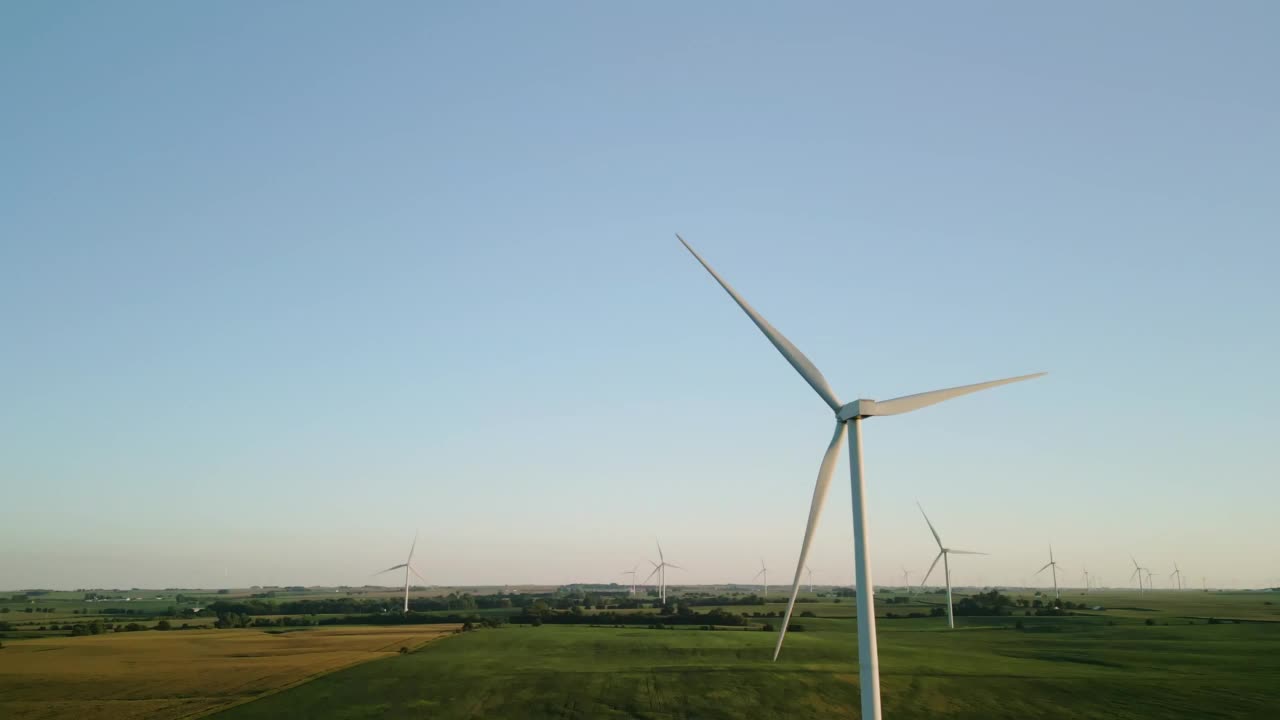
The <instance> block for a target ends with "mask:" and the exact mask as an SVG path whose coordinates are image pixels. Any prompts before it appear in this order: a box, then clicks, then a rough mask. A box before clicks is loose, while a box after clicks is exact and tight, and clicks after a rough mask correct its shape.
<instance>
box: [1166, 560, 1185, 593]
mask: <svg viewBox="0 0 1280 720" xmlns="http://www.w3.org/2000/svg"><path fill="white" fill-rule="evenodd" d="M1169 578H1170V579H1174V578H1176V579H1177V580H1178V589H1179V590H1181V589H1182V571H1181V570H1179V569H1178V563H1176V562H1175V563H1174V564H1173V572H1171V573H1169Z"/></svg>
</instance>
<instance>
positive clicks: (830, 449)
mask: <svg viewBox="0 0 1280 720" xmlns="http://www.w3.org/2000/svg"><path fill="white" fill-rule="evenodd" d="M676 239H678V240H679V241H680V244H682V245H684V246H685V249H687V250H688V251H689V252H690V253H691V254H692V255H693V257H694V258H695V259H697V261H698V263H699V264H701V265H702V267H703V268H705V269H706V271H707V272H708V273H710V274H711V277H713V278H715V280H716V282H717V283H719V284H720V287H722V288H724V291H725V292H727V293H728V294H729V297H731V298H733V301H734V302H735V303H737V304H738V307H740V308H742V311H743V312H745V313H746V314H747V317H749V318H751V322H753V323H755V325H756V327H757V328H759V329H760V332H762V333H764V335H765V337H766V338H768V340H769V342H770V343H771V344H772V345H773V347H774V348H775V349H777V351H778V352H779V353H781V354H782V356H783V357H784V358H785V359H786V360H787V362H788V363H790V365H791V367H792V368H794V369H795V371H796V372H797V373H799V374H800V377H802V378H804V381H805V382H807V383H808V384H809V387H811V388H813V390H814V392H816V393H817V394H818V396H819V397H821V398H822V400H823V401H824V402H826V404H827V406H828V407H829V408H831V411H832V412H833V413H835V423H836V427H835V432H834V434H833V435H832V437H831V442H830V443H829V444H828V445H827V450H826V453H825V454H824V455H823V457H822V464H821V465H820V466H819V468H818V480H817V482H816V483H815V484H814V488H813V500H812V501H811V503H810V506H809V521H808V524H807V525H806V527H805V531H804V541H803V542H802V543H801V544H800V557H799V559H798V560H797V562H796V574H795V580H794V581H793V583H792V587H791V599H790V601H789V602H788V603H787V614H786V616H785V617H784V618H783V621H782V627H781V629H780V631H779V632H778V645H777V647H776V648H774V651H773V659H774V660H775V661H776V660H777V659H778V653H779V652H780V651H781V650H782V641H783V639H784V638H785V637H786V633H787V623H789V622H790V621H791V611H792V610H793V609H794V608H795V603H796V596H797V595H798V594H799V592H800V572H801V570H803V569H804V565H805V561H806V560H807V559H808V557H809V544H810V542H811V541H812V540H813V533H814V529H815V528H816V527H817V525H818V519H819V517H820V516H821V515H822V506H823V504H824V503H825V501H826V497H827V488H828V486H830V484H831V476H832V475H833V474H834V473H835V466H836V458H837V457H838V456H839V455H840V446H841V445H842V444H843V443H844V439H845V435H846V434H848V435H851V436H852V440H851V441H850V443H849V475H850V485H851V487H852V494H853V556H854V568H855V580H856V585H857V588H858V597H857V606H858V660H859V668H858V671H859V680H860V683H859V684H860V687H861V692H862V717H863V720H879V718H880V661H879V653H878V651H877V645H876V620H875V609H874V607H873V604H872V599H873V597H874V595H875V590H874V587H873V584H872V581H871V576H872V572H871V559H870V556H871V551H870V549H869V547H868V541H867V528H866V525H867V503H866V497H865V495H866V493H865V492H864V489H865V488H864V479H863V473H862V420H863V419H864V418H870V417H876V416H880V415H898V414H901V413H906V412H911V411H912V410H919V409H920V408H923V407H927V406H929V405H933V404H935V403H940V402H942V401H943V400H950V399H952V398H956V397H960V396H961V395H968V394H969V393H972V392H977V391H979V390H986V389H987V388H993V387H996V386H998V385H1006V384H1008V383H1012V382H1018V381H1019V380H1029V379H1031V378H1034V377H1039V376H1040V375H1043V374H1044V373H1037V374H1035V375H1023V376H1020V377H1013V378H1006V379H1004V380H993V381H991V382H984V383H977V384H974V385H963V386H960V387H954V388H946V389H943V390H934V391H931V392H925V393H920V394H917V395H906V396H903V397H898V398H893V399H891V400H884V401H881V402H876V401H875V400H865V399H862V400H855V401H854V402H851V403H848V404H844V403H841V402H840V400H839V399H838V398H837V397H836V394H835V392H834V391H833V390H832V389H831V387H830V385H828V383H827V379H826V378H825V377H823V375H822V373H821V372H820V371H819V370H818V368H817V367H816V366H814V364H813V363H812V362H810V360H809V358H807V357H805V355H804V353H802V352H800V350H799V348H797V347H796V346H795V345H792V344H791V341H789V340H787V339H786V338H785V337H783V335H782V333H780V332H778V331H777V329H775V328H774V327H773V326H772V325H770V324H769V321H767V320H765V319H764V318H763V317H761V316H760V314H759V313H757V312H756V311H755V309H754V308H752V307H751V306H750V305H748V304H747V301H746V300H743V299H742V298H741V297H739V296H738V293H737V292H735V291H734V290H733V288H732V287H730V286H729V283H727V282H725V281H724V279H723V278H721V277H720V275H719V274H717V273H716V271H715V270H712V269H711V266H710V265H708V264H707V262H706V261H705V260H703V259H702V256H700V255H698V253H697V252H696V251H694V249H693V248H692V247H690V246H689V243H687V242H685V241H684V238H682V237H680V236H679V235H676ZM841 292H843V291H841Z"/></svg>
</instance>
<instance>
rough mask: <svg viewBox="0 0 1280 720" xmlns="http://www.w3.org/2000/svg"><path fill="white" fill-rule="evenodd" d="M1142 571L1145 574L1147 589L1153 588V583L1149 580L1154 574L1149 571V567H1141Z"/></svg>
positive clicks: (1154, 587)
mask: <svg viewBox="0 0 1280 720" xmlns="http://www.w3.org/2000/svg"><path fill="white" fill-rule="evenodd" d="M1142 571H1143V572H1145V573H1146V574H1147V590H1155V589H1156V586H1155V583H1153V582H1151V578H1152V577H1154V576H1155V573H1153V572H1151V568H1142Z"/></svg>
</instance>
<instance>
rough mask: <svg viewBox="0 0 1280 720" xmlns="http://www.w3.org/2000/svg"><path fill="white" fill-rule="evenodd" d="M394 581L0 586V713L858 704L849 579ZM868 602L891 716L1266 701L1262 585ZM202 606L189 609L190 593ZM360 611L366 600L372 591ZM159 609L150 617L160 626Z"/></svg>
mask: <svg viewBox="0 0 1280 720" xmlns="http://www.w3.org/2000/svg"><path fill="white" fill-rule="evenodd" d="M757 593H758V590H757V589H754V588H745V587H736V586H716V587H711V586H707V587H696V586H681V587H679V588H677V589H674V590H673V595H672V597H670V598H669V599H668V606H667V607H666V608H663V607H661V606H657V602H656V598H655V597H653V595H656V591H654V592H652V593H650V592H648V591H647V590H646V591H642V592H641V593H640V594H639V596H638V597H636V598H632V597H631V596H630V595H629V593H628V591H627V589H626V588H622V587H619V586H567V587H558V588H557V587H540V588H539V587H525V588H518V587H517V588H493V587H489V588H481V587H475V588H425V587H416V588H414V590H413V593H412V597H411V601H410V605H411V612H410V613H409V614H408V615H403V614H401V613H400V612H399V609H400V608H399V602H400V597H399V592H398V590H397V589H394V588H377V587H363V588H318V587H310V588H253V589H244V590H225V591H217V590H173V589H168V590H138V589H134V590H128V591H112V590H105V591H104V590H99V591H84V592H41V591H27V592H21V591H7V592H4V593H0V598H2V599H0V618H3V622H4V623H5V624H4V625H2V626H0V627H3V631H2V632H0V636H3V643H4V647H3V648H2V649H0V716H3V717H6V718H8V717H13V718H23V719H38V718H39V719H48V720H57V719H60V718H68V719H71V718H116V717H118V718H169V719H176V718H195V717H206V716H213V717H218V718H228V719H232V718H264V719H265V718H402V717H432V718H468V717H508V718H598V717H600V718H609V717H618V718H624V717H643V718H738V717H763V718H788V717H794V718H810V717H812V718H819V717H828V716H830V714H831V713H833V712H855V711H856V708H857V703H858V694H857V676H856V674H853V673H851V672H850V668H851V667H853V665H854V661H855V655H856V648H857V644H856V642H855V636H854V632H855V628H854V623H853V615H854V604H853V602H852V600H853V598H852V590H851V589H849V588H833V587H829V586H828V587H818V588H815V591H814V592H807V591H806V592H804V593H802V595H801V597H800V598H799V601H798V603H797V614H796V616H795V617H794V618H793V621H792V628H791V633H789V636H788V640H787V646H786V647H785V648H784V650H783V653H782V656H781V657H780V659H779V660H778V661H777V662H776V663H774V662H771V661H770V657H771V654H772V650H773V645H774V642H775V640H776V632H773V631H774V630H776V628H777V627H778V623H780V622H781V618H780V615H781V612H782V610H783V609H785V603H784V602H782V601H781V598H780V597H775V598H772V599H771V601H770V602H767V603H765V602H762V601H761V600H760V598H759V596H758V594H757ZM1050 597H1051V594H1041V593H1040V592H1039V591H1037V590H1025V589H1024V590H999V591H990V590H987V591H983V592H981V593H980V592H978V591H977V590H974V589H959V590H958V591H957V596H956V603H957V617H956V624H957V630H956V631H954V632H949V631H947V630H946V624H945V618H944V617H942V616H941V612H940V611H941V609H942V608H941V605H942V602H943V598H942V595H941V594H940V593H938V592H925V593H920V592H918V591H913V592H911V593H908V592H907V591H906V590H905V589H898V590H895V589H893V588H884V589H882V590H881V591H880V592H879V593H878V594H877V597H876V614H877V616H878V617H879V618H880V621H881V622H880V625H879V633H880V652H881V657H882V663H883V664H882V667H883V682H884V702H885V708H886V712H892V713H893V715H894V717H906V718H928V717H932V716H934V715H936V714H937V713H939V712H943V713H945V714H946V715H947V716H948V717H965V718H968V717H972V718H982V717H987V718H991V717H996V718H1022V717H1086V718H1143V717H1156V716H1159V717H1185V718H1192V717H1235V718H1239V717H1258V718H1262V717H1268V713H1270V712H1272V711H1273V710H1274V707H1275V703H1276V702H1278V701H1280V690H1277V688H1276V686H1275V682H1274V681H1275V678H1276V677H1277V675H1278V674H1280V604H1278V603H1280V592H1277V591H1268V590H1252V591H1240V590H1236V591H1232V590H1211V591H1209V592H1205V591H1201V590H1183V591H1176V590H1156V591H1147V592H1144V593H1142V594H1141V595H1139V594H1138V593H1137V592H1136V591H1133V590H1111V589H1098V590H1094V591H1092V592H1089V593H1087V594H1086V593H1084V592H1083V591H1082V590H1079V589H1075V590H1067V591H1064V592H1063V599H1062V602H1061V606H1062V609H1054V608H1053V607H1052V605H1053V603H1052V602H1051V600H1050V599H1049V598H1050ZM197 608H198V609H199V610H198V612H196V609H197ZM375 608H376V609H375ZM162 628H168V629H162Z"/></svg>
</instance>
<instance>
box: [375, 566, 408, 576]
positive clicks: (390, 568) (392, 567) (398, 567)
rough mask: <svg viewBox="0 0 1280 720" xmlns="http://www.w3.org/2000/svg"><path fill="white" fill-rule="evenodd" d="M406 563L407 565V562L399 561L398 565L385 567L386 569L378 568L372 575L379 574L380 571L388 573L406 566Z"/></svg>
mask: <svg viewBox="0 0 1280 720" xmlns="http://www.w3.org/2000/svg"><path fill="white" fill-rule="evenodd" d="M407 565H408V563H400V564H399V565H392V566H391V567H389V568H387V569H386V570H379V571H378V572H376V573H374V575H381V574H382V573H389V572H391V571H392V570H399V569H400V568H402V567H405V566H407Z"/></svg>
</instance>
